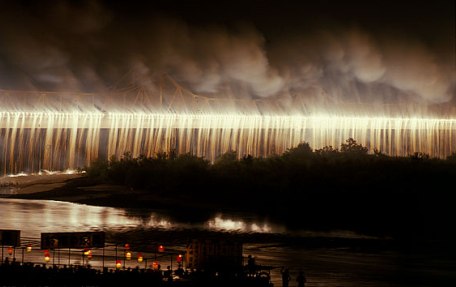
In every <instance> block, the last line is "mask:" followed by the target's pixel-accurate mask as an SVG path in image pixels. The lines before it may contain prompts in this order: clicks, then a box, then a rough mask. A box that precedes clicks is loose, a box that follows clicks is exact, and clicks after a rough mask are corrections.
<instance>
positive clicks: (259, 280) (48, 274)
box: [0, 263, 272, 287]
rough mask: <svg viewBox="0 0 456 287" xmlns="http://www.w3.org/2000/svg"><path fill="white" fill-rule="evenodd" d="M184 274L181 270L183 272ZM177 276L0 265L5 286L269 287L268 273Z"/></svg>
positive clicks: (147, 271)
mask: <svg viewBox="0 0 456 287" xmlns="http://www.w3.org/2000/svg"><path fill="white" fill-rule="evenodd" d="M180 270H182V269H180ZM173 273H174V274H171V273H167V272H166V271H165V272H163V271H157V270H152V269H139V268H134V269H130V268H128V269H122V270H115V271H114V270H112V269H110V270H108V269H107V268H106V269H104V270H96V269H92V268H90V267H85V266H75V267H73V266H70V267H67V266H64V267H61V268H59V267H56V266H55V265H54V266H49V267H47V266H46V265H45V264H44V265H34V264H32V263H24V264H21V263H3V264H1V265H0V284H1V285H2V286H141V285H144V284H145V285H147V286H151V287H155V286H157V287H159V286H163V287H167V286H170V287H171V286H177V287H179V286H181V287H206V286H207V287H209V286H221V287H223V286H226V287H229V286H239V287H269V286H272V284H271V283H270V277H269V275H268V274H267V273H255V274H247V273H245V272H243V271H242V270H241V271H240V272H239V273H231V272H229V273H225V274H224V273H217V274H215V273H209V272H201V271H194V272H191V273H186V272H184V271H183V270H182V272H180V273H179V272H178V270H175V271H174V272H173Z"/></svg>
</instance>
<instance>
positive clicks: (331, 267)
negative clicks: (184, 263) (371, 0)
mask: <svg viewBox="0 0 456 287" xmlns="http://www.w3.org/2000/svg"><path fill="white" fill-rule="evenodd" d="M0 212H1V221H0V229H19V230H21V237H27V238H35V239H39V238H40V233H41V232H70V231H95V230H97V231H100V230H102V231H106V232H107V233H116V232H118V233H124V234H127V235H133V234H138V236H139V237H144V236H145V233H144V231H146V230H158V231H160V230H162V231H178V232H179V231H182V230H184V232H182V234H181V235H180V236H183V237H187V236H188V234H189V232H187V231H185V230H186V229H188V230H195V229H197V230H198V229H199V230H202V231H214V232H230V233H237V234H242V233H248V234H251V233H253V234H254V233H265V234H264V235H261V236H263V237H264V236H267V235H269V234H276V233H280V234H282V235H285V237H287V236H291V234H290V233H289V232H288V231H287V230H286V229H285V228H283V227H281V226H277V225H273V224H270V223H267V222H259V221H258V220H254V219H252V218H248V217H246V218H243V217H242V216H233V215H230V216H228V215H224V214H218V215H216V216H215V217H213V218H212V219H210V220H208V221H207V222H205V223H200V224H199V223H196V224H193V223H180V222H173V221H171V220H170V219H169V218H168V217H166V216H163V215H162V214H160V213H150V214H149V213H148V214H145V213H141V212H140V211H137V210H135V211H132V210H125V209H120V208H110V207H98V206H88V205H82V204H73V203H68V202H59V201H51V200H21V199H9V198H3V199H0ZM135 230H136V233H135ZM162 231H160V232H162ZM146 233H147V232H146ZM176 234H178V233H176ZM282 235H281V236H282ZM293 236H302V237H305V238H309V237H315V238H319V237H327V238H337V237H339V238H345V239H347V238H350V239H352V240H369V239H373V238H370V237H366V236H362V235H359V234H356V233H353V232H344V231H341V232H339V231H338V232H332V233H316V232H310V231H301V232H298V233H297V234H294V235H293ZM281 238H282V237H281ZM374 240H375V239H374ZM261 241H265V240H259V242H248V243H247V244H245V245H244V256H246V255H248V254H253V255H254V256H255V257H256V258H257V259H258V260H257V262H258V263H259V264H263V265H269V266H274V267H277V268H274V269H273V270H272V271H271V274H272V281H273V283H274V286H277V287H278V286H282V285H281V282H280V267H281V266H287V267H289V268H290V270H291V272H292V278H293V277H294V278H296V277H295V276H296V274H297V272H298V270H299V269H301V268H304V270H305V271H306V274H307V278H308V284H307V285H308V286H326V287H336V286H346V287H355V286H370V287H386V286H388V287H391V286H421V287H424V286H425V287H431V286H437V285H438V284H437V285H436V284H434V283H435V282H434V280H435V279H436V278H437V279H438V280H439V283H446V282H447V280H454V279H456V278H455V275H454V272H452V271H449V269H448V271H441V270H447V269H445V268H446V266H447V265H448V263H447V262H446V261H438V262H436V263H432V264H431V263H429V261H428V260H426V261H423V262H422V261H420V259H419V258H420V257H418V256H417V255H414V254H412V255H404V254H401V253H396V252H391V251H389V250H382V249H378V250H376V251H372V252H371V251H355V252H354V251H353V250H350V249H349V248H331V247H324V246H323V247H319V248H309V247H308V246H306V244H300V243H298V244H296V242H293V241H290V242H288V241H286V240H285V241H283V242H278V243H277V242H261ZM266 241H267V240H266ZM289 243H290V244H289ZM420 256H421V255H420ZM408 257H411V258H408ZM417 258H418V261H417ZM421 260H422V259H421ZM398 262H399V263H398ZM401 262H402V263H401ZM408 262H413V264H414V265H413V266H412V265H411V264H410V263H408ZM424 262H425V263H426V264H424ZM417 264H418V265H417ZM417 266H418V267H417ZM442 268H443V269H442ZM412 275H413V276H412ZM436 276H437V277H436ZM410 278H411V279H410ZM442 278H443V279H442ZM404 280H405V281H410V282H413V283H417V282H425V283H423V284H415V285H413V284H411V285H410V284H406V285H403V284H402V282H401V281H404ZM410 282H408V283H410ZM292 283H296V282H294V281H292ZM307 285H306V286H307ZM291 286H295V285H291ZM440 286H449V285H445V284H440ZM453 286H454V285H453Z"/></svg>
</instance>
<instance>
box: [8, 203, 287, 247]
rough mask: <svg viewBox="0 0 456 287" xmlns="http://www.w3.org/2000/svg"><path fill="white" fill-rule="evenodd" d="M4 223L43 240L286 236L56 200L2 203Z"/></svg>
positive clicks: (231, 222) (238, 223) (244, 225)
mask: <svg viewBox="0 0 456 287" xmlns="http://www.w3.org/2000/svg"><path fill="white" fill-rule="evenodd" d="M0 210H1V212H2V222H1V225H0V229H19V230H21V232H22V236H26V237H36V238H37V237H39V236H40V233H41V232H70V231H90V230H106V231H112V232H118V231H127V230H129V229H135V228H157V229H164V230H172V229H203V230H209V231H230V232H232V231H235V232H240V233H244V232H256V233H271V232H283V231H284V229H283V228H281V227H279V226H274V225H270V224H268V223H259V222H254V221H253V220H249V219H232V218H228V217H227V216H224V215H223V214H218V215H216V216H215V217H214V218H212V219H209V220H208V221H207V222H204V223H181V222H173V221H172V220H171V219H169V218H168V217H166V216H164V215H162V214H159V213H156V212H150V211H138V210H136V211H131V210H125V209H121V208H112V207H101V206H90V205H84V204H75V203H69V202H60V201H53V200H23V199H9V198H3V199H0Z"/></svg>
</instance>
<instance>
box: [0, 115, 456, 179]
mask: <svg viewBox="0 0 456 287" xmlns="http://www.w3.org/2000/svg"><path fill="white" fill-rule="evenodd" d="M0 131H1V134H0V139H1V141H0V143H1V145H0V152H1V154H0V160H1V169H2V170H3V173H19V172H22V171H27V172H33V171H38V170H41V169H47V170H65V169H68V168H70V169H75V168H78V167H84V166H87V165H89V164H90V163H91V162H92V161H93V160H95V159H98V158H108V157H110V156H112V155H114V156H116V157H117V158H119V157H121V156H122V155H123V154H124V153H125V152H130V153H131V154H132V156H134V157H137V156H139V155H145V156H153V155H154V154H156V153H158V152H169V151H170V150H176V151H177V152H178V153H180V154H182V153H192V154H194V155H197V156H202V157H205V158H206V159H208V160H211V161H214V160H215V159H216V158H217V157H218V156H219V155H221V154H223V153H225V152H227V151H237V152H238V155H239V156H240V157H241V156H243V155H247V154H250V155H252V156H255V157H259V156H270V155H272V154H281V153H283V152H285V151H286V150H287V149H288V148H291V147H294V146H297V145H298V144H299V143H301V142H308V143H309V144H310V146H311V147H312V148H314V149H319V148H322V147H325V146H332V147H335V148H337V147H340V144H342V143H344V142H345V140H346V139H348V138H350V137H351V138H354V139H355V140H356V141H357V142H358V143H360V144H362V145H363V146H366V147H368V148H369V150H370V151H371V152H372V151H373V150H374V149H377V150H379V151H381V152H383V153H385V154H388V155H391V156H408V155H410V154H413V153H415V152H422V153H426V154H429V155H430V156H431V157H438V158H445V157H446V156H448V155H450V154H452V153H455V152H456V119H432V118H398V117H393V118H388V117H349V116H327V115H318V116H315V115H314V116H271V115H266V116H262V115H241V114H172V113H110V112H107V113H102V112H86V113H81V112H74V113H61V112H1V111H0Z"/></svg>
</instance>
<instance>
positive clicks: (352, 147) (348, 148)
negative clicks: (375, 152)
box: [340, 138, 368, 155]
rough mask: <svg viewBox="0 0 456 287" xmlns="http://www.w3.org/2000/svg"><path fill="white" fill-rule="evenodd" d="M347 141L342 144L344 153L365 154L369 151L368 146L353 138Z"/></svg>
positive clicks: (341, 147) (341, 149)
mask: <svg viewBox="0 0 456 287" xmlns="http://www.w3.org/2000/svg"><path fill="white" fill-rule="evenodd" d="M345 142H346V143H345V144H341V145H340V151H341V152H343V153H349V154H354V155H365V154H367V152H368V148H367V147H363V146H362V145H361V144H358V143H357V142H356V140H354V139H353V138H349V139H348V140H346V141H345Z"/></svg>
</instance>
